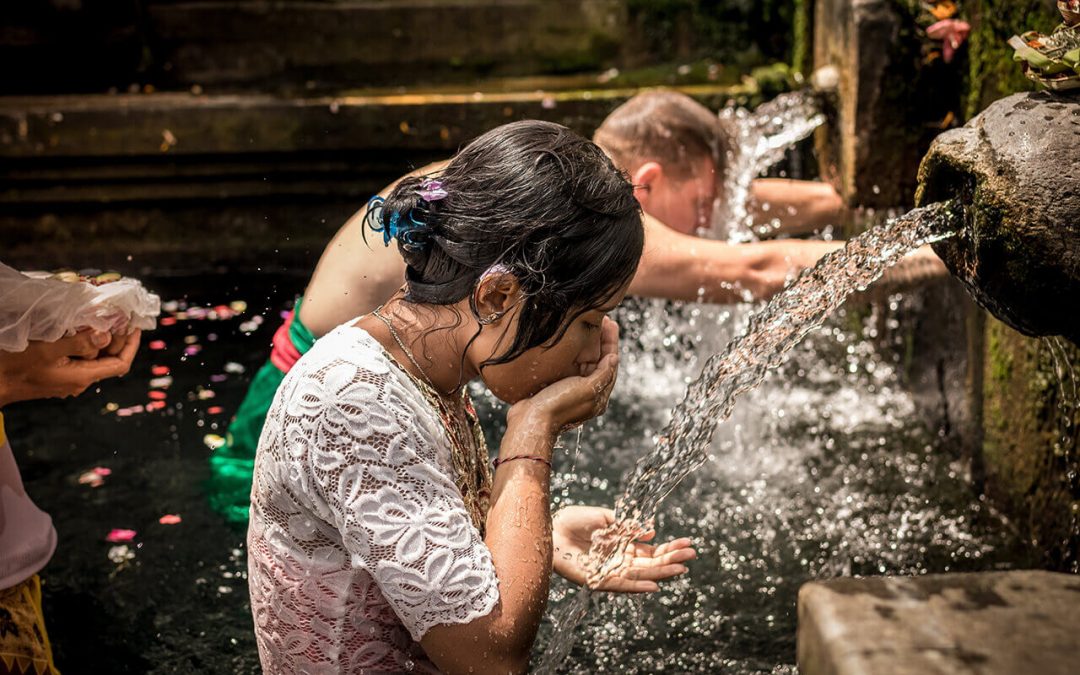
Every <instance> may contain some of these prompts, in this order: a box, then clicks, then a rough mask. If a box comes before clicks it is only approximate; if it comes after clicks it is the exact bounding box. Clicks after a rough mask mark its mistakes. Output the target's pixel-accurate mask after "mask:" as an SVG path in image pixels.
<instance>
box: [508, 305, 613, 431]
mask: <svg viewBox="0 0 1080 675" xmlns="http://www.w3.org/2000/svg"><path fill="white" fill-rule="evenodd" d="M601 331H602V332H601V336H600V358H599V359H597V361H596V362H595V363H589V364H583V365H582V366H581V369H580V372H581V374H580V375H573V376H571V377H566V378H563V379H561V380H558V381H557V382H553V383H551V384H549V385H548V386H546V387H544V388H543V389H541V390H540V391H539V392H537V393H536V394H535V395H534V396H532V397H530V398H527V399H523V400H521V401H518V402H517V403H515V404H514V405H512V406H511V407H510V410H509V412H508V413H507V416H506V419H507V422H508V423H510V424H513V423H515V422H516V421H517V420H522V421H526V420H527V422H525V423H528V424H534V423H536V422H540V423H541V424H542V425H544V426H546V427H548V430H549V431H550V433H552V434H553V435H554V434H557V433H558V432H559V431H560V430H561V429H564V428H566V427H571V426H574V425H576V424H580V423H582V422H584V421H586V420H589V419H592V418H593V417H596V416H598V415H602V414H604V411H605V410H607V404H608V397H610V396H611V390H612V388H613V387H614V386H615V379H616V376H617V375H618V372H619V325H618V324H617V323H615V322H614V321H612V320H611V319H610V318H608V317H604V322H603V325H602V326H601Z"/></svg>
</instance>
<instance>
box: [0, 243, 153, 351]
mask: <svg viewBox="0 0 1080 675" xmlns="http://www.w3.org/2000/svg"><path fill="white" fill-rule="evenodd" d="M72 276H75V275H74V274H73V275H72ZM160 313H161V300H160V299H159V298H158V296H156V295H154V294H153V293H151V292H149V291H147V290H146V289H145V288H144V287H143V285H142V284H141V283H140V282H139V281H138V280H136V279H128V278H120V279H118V280H116V281H107V282H104V283H100V285H95V284H94V283H90V282H85V281H62V280H60V279H57V278H52V276H51V275H49V274H47V273H39V272H31V273H27V274H24V273H22V272H19V271H17V270H14V269H12V268H10V267H8V266H7V265H4V264H0V350H3V351H8V352H21V351H23V350H24V349H26V345H27V343H28V342H29V341H30V340H42V341H45V342H52V341H54V340H59V339H60V338H62V337H64V336H65V335H73V334H74V333H75V332H76V331H78V330H80V329H83V328H93V329H94V330H99V331H111V332H114V333H117V332H131V331H132V330H135V329H136V328H141V329H143V330H148V329H152V328H154V326H155V325H156V324H157V321H156V318H157V316H158V315H159V314H160Z"/></svg>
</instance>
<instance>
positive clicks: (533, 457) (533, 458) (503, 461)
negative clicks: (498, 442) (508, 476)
mask: <svg viewBox="0 0 1080 675" xmlns="http://www.w3.org/2000/svg"><path fill="white" fill-rule="evenodd" d="M515 459H527V460H530V461H533V462H540V463H541V464H547V467H548V468H549V469H550V468H551V460H549V459H545V458H543V457H539V456H537V455H514V456H513V457H507V458H506V459H498V458H496V459H493V460H491V469H492V471H494V470H495V469H498V468H499V465H501V464H506V463H507V462H512V461H514V460H515Z"/></svg>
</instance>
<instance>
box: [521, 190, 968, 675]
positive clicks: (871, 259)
mask: <svg viewBox="0 0 1080 675" xmlns="http://www.w3.org/2000/svg"><path fill="white" fill-rule="evenodd" d="M961 222H962V221H961V218H960V214H959V213H958V209H957V207H956V206H955V205H954V204H953V203H952V202H944V203H938V204H931V205H929V206H925V207H922V208H918V209H914V210H912V211H910V212H908V213H907V214H905V215H904V216H901V217H899V218H896V219H893V220H890V221H889V222H887V223H885V224H884V225H881V226H878V227H875V228H873V229H871V230H868V231H866V232H864V233H863V234H861V235H859V236H858V237H855V238H854V239H852V240H850V241H849V242H848V243H847V245H846V246H844V248H842V249H840V250H837V251H834V252H832V253H830V254H828V255H827V256H825V257H824V258H822V259H821V260H820V261H819V262H818V263H817V265H815V266H814V267H813V268H810V269H808V270H806V271H804V272H803V273H802V274H801V275H800V276H799V278H798V279H797V280H796V281H795V282H794V283H792V284H791V285H790V286H788V287H787V288H786V289H784V291H783V292H781V293H780V294H779V295H777V296H776V297H775V298H773V299H772V301H770V302H769V304H767V305H766V306H765V307H764V308H762V309H761V311H759V312H757V313H756V314H755V315H754V316H752V317H751V319H750V322H749V325H748V326H747V329H746V332H745V333H743V334H742V335H741V336H740V337H738V338H736V339H735V340H733V341H732V342H731V343H730V344H729V345H728V346H727V348H726V349H725V350H724V351H723V352H721V353H719V354H715V355H713V356H712V357H710V358H709V360H708V361H706V363H705V366H704V368H703V369H702V372H701V374H700V375H699V376H698V378H697V379H696V380H695V381H694V382H692V383H691V384H690V386H689V387H688V388H687V391H686V394H685V395H684V397H683V399H682V401H681V402H680V403H679V404H678V405H677V406H676V407H675V409H674V410H673V411H672V418H671V421H670V422H669V423H668V425H667V427H666V429H665V430H664V432H663V434H661V436H660V439H659V441H658V442H657V444H656V447H655V448H654V449H653V451H652V452H651V453H649V454H648V455H646V456H645V457H643V458H642V459H641V460H639V461H638V463H637V466H636V467H635V470H634V472H633V474H632V475H631V477H630V480H629V481H628V483H627V486H626V489H625V491H624V492H623V496H622V497H620V498H619V500H618V501H617V502H616V509H615V511H616V522H615V524H613V525H612V526H611V527H609V528H607V529H606V530H604V531H601V532H597V533H596V534H594V536H593V542H592V546H591V548H590V550H589V553H588V555H587V558H586V560H585V563H586V569H588V570H590V573H589V575H588V579H589V585H590V586H595V585H596V584H597V583H598V582H599V581H601V580H603V579H604V578H605V577H607V576H609V575H611V574H613V573H615V572H617V571H618V570H619V568H620V566H621V565H622V564H623V562H624V560H623V555H622V552H623V551H624V550H625V548H626V545H627V544H628V543H629V542H630V541H632V540H633V539H634V538H635V537H636V536H637V535H638V534H639V533H640V532H641V531H642V530H643V529H648V528H649V527H650V526H651V524H652V522H653V520H654V518H655V516H656V512H657V509H658V508H659V506H660V503H661V502H662V501H663V500H664V498H665V497H667V495H668V494H670V493H671V491H672V490H674V489H675V487H676V486H677V485H678V484H679V483H680V482H682V480H683V479H684V478H685V477H686V476H687V475H689V474H690V473H691V472H692V471H694V470H695V469H697V468H698V467H699V466H701V465H702V464H703V463H704V462H705V460H706V459H708V451H709V448H710V443H711V440H712V436H713V433H714V432H715V430H716V428H717V426H718V425H719V424H720V423H721V422H723V421H724V420H725V419H726V418H727V417H728V416H729V415H730V414H731V411H732V409H733V408H734V406H735V401H736V400H737V398H738V397H739V396H740V395H741V394H743V393H745V392H747V391H749V390H751V389H753V388H754V387H756V386H757V385H758V384H760V383H761V381H762V379H763V378H764V377H765V374H766V373H767V371H768V370H769V369H771V368H775V367H776V366H778V365H780V364H781V363H782V362H783V360H784V357H785V355H786V354H787V353H788V352H789V351H790V350H791V349H792V348H793V347H795V345H797V344H798V343H799V342H800V341H801V340H802V339H803V338H804V337H805V336H806V335H807V333H809V332H810V331H811V330H813V329H814V328H816V327H818V326H819V325H821V323H822V322H824V321H825V319H826V318H827V317H828V316H829V315H830V314H832V313H833V312H834V311H835V310H836V309H837V308H839V307H840V305H841V304H843V302H844V300H845V299H846V298H847V297H848V296H849V295H851V294H852V293H854V292H856V291H861V290H865V289H866V287H867V286H869V285H870V284H871V283H873V282H874V281H875V280H877V279H878V278H879V277H880V276H881V275H882V274H883V273H884V272H885V270H887V269H888V268H889V267H891V266H892V265H894V264H896V263H897V262H899V261H900V259H901V258H903V257H904V256H905V255H906V254H908V253H909V252H911V251H913V250H915V249H916V248H918V247H919V246H922V245H923V244H927V243H930V242H934V241H939V240H941V239H944V238H946V237H949V236H952V235H953V234H954V232H955V228H957V227H958V226H959V224H960V223H961ZM590 596H591V593H590V591H589V590H588V589H582V590H580V591H579V592H578V593H577V595H576V596H575V597H574V598H573V599H572V600H570V601H568V602H566V603H564V604H563V605H562V606H561V607H560V609H559V611H558V612H556V614H555V615H554V616H553V617H552V619H553V623H554V624H555V630H554V632H553V634H552V638H551V641H550V643H549V646H548V649H547V651H546V652H545V654H544V657H543V659H542V660H541V663H540V664H539V667H538V669H537V672H540V673H553V672H555V669H556V668H557V667H558V666H559V664H560V663H562V661H563V660H564V659H565V657H566V655H567V654H569V652H570V649H571V648H572V646H573V643H574V639H575V637H576V636H575V631H574V629H575V628H576V627H577V625H578V624H579V623H580V621H581V619H583V618H584V616H585V614H586V613H587V612H588V608H589V602H590Z"/></svg>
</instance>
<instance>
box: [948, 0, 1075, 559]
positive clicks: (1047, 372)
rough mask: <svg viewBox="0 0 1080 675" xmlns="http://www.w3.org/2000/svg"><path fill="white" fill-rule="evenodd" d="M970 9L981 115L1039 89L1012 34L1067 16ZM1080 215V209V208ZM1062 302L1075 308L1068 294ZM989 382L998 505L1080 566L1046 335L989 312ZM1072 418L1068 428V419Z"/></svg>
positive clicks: (1070, 356) (1039, 9) (1048, 5)
mask: <svg viewBox="0 0 1080 675" xmlns="http://www.w3.org/2000/svg"><path fill="white" fill-rule="evenodd" d="M965 7H966V8H968V9H969V11H970V12H971V17H972V35H971V44H970V75H969V79H968V82H969V90H968V92H967V111H968V114H969V115H974V114H976V113H978V112H980V111H981V110H983V109H985V108H986V107H987V106H988V105H990V103H992V102H994V101H995V100H997V99H999V98H1003V97H1004V96H1007V95H1009V94H1012V93H1015V92H1017V91H1027V90H1030V89H1033V88H1034V86H1033V84H1032V83H1031V82H1030V81H1029V80H1027V78H1025V77H1024V76H1023V75H1022V73H1021V71H1020V67H1019V65H1018V64H1016V63H1014V62H1013V60H1012V49H1011V48H1009V47H1008V45H1007V44H1006V41H1007V40H1008V38H1009V37H1010V36H1012V35H1014V34H1018V33H1020V32H1023V31H1025V30H1029V29H1037V30H1041V31H1043V32H1049V31H1050V30H1051V29H1052V28H1053V27H1054V26H1056V25H1057V24H1058V23H1060V19H1061V16H1060V14H1058V13H1057V11H1056V10H1055V9H1054V3H1053V2H1052V0H968V2H965ZM1078 216H1080V214H1078ZM1061 302H1062V303H1063V304H1062V306H1061V311H1063V312H1070V311H1076V307H1075V299H1071V298H1061ZM984 344H985V356H984V365H983V371H984V377H983V387H982V430H983V439H982V441H983V443H982V448H983V452H982V454H981V456H980V460H981V469H982V474H983V476H984V481H985V482H984V485H985V490H986V492H987V494H988V495H989V496H990V497H991V498H992V499H993V501H994V502H995V503H996V504H998V505H1000V506H1001V507H1002V509H1003V511H1004V512H1005V513H1006V514H1007V515H1009V516H1010V517H1011V518H1012V519H1013V520H1014V522H1015V524H1016V525H1017V526H1018V527H1019V529H1020V531H1021V532H1022V533H1023V534H1024V536H1025V537H1027V538H1028V540H1029V541H1030V542H1031V544H1032V546H1033V547H1034V548H1035V549H1036V550H1038V551H1041V552H1042V553H1043V554H1044V555H1045V563H1046V565H1047V566H1048V567H1051V568H1054V569H1061V570H1068V571H1072V572H1080V459H1078V456H1077V440H1078V431H1077V430H1078V425H1080V415H1078V414H1077V413H1078V411H1077V410H1076V408H1075V405H1076V402H1075V401H1073V403H1072V409H1071V410H1070V409H1068V408H1066V409H1064V410H1063V409H1062V407H1061V406H1062V404H1063V403H1065V402H1066V401H1063V393H1066V394H1068V395H1069V396H1071V395H1072V394H1071V386H1070V382H1068V380H1070V379H1071V378H1069V377H1066V380H1067V381H1066V383H1065V389H1064V390H1063V388H1062V383H1061V378H1060V377H1059V372H1058V370H1059V368H1057V367H1055V359H1054V357H1053V356H1052V355H1051V346H1050V345H1049V344H1048V343H1047V342H1046V341H1044V340H1039V339H1035V338H1030V337H1027V336H1024V335H1021V334H1020V333H1018V332H1016V331H1014V330H1013V329H1011V328H1009V327H1007V326H1005V325H1004V324H1002V323H1001V322H999V321H997V320H995V319H993V318H992V317H991V318H989V319H988V320H987V321H986V333H985V341H984ZM1062 344H1063V345H1064V349H1063V350H1059V353H1058V365H1059V366H1060V369H1061V370H1064V371H1065V372H1066V373H1068V372H1069V371H1071V370H1074V369H1075V370H1080V349H1078V348H1077V347H1076V346H1075V345H1071V344H1069V343H1067V342H1064V341H1062ZM1065 419H1071V427H1070V426H1067V425H1066V424H1065Z"/></svg>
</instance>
